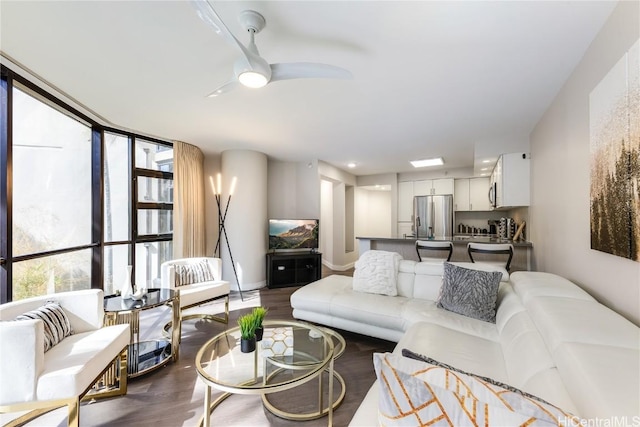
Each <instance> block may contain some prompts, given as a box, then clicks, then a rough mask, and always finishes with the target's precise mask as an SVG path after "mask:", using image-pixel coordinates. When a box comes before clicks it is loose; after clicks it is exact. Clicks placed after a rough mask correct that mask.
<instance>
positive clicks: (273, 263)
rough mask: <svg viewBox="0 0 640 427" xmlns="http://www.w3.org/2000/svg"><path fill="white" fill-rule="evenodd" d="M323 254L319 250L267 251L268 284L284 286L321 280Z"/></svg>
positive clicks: (275, 286) (270, 286) (274, 286)
mask: <svg viewBox="0 0 640 427" xmlns="http://www.w3.org/2000/svg"><path fill="white" fill-rule="evenodd" d="M321 276H322V254H321V253H319V252H269V253H267V286H268V287H269V288H284V287H286V286H301V285H306V284H307V283H311V282H314V281H316V280H320V278H321Z"/></svg>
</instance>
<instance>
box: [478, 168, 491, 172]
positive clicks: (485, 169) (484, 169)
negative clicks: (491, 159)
mask: <svg viewBox="0 0 640 427" xmlns="http://www.w3.org/2000/svg"><path fill="white" fill-rule="evenodd" d="M480 170H481V171H488V170H489V168H482V169H480Z"/></svg>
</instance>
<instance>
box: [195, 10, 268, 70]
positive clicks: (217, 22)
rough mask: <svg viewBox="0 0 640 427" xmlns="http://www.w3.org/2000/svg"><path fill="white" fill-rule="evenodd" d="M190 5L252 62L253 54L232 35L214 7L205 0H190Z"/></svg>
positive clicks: (201, 17)
mask: <svg viewBox="0 0 640 427" xmlns="http://www.w3.org/2000/svg"><path fill="white" fill-rule="evenodd" d="M191 5H192V6H193V7H194V8H195V9H196V13H197V14H198V16H199V17H200V19H202V20H203V21H204V22H206V23H207V24H209V25H210V26H212V27H213V29H214V30H215V32H216V33H217V34H218V35H220V36H222V37H223V38H224V39H225V40H226V41H227V42H228V43H230V44H231V45H232V46H236V47H238V49H240V50H241V51H242V54H243V55H244V56H245V57H246V58H247V61H248V62H249V63H250V64H253V62H254V58H253V57H254V56H255V55H254V54H253V53H251V52H249V50H247V48H246V47H245V46H244V45H243V44H242V43H240V41H239V40H238V39H237V38H236V37H235V36H234V35H233V33H232V32H231V31H230V30H229V28H227V26H226V25H225V24H224V22H223V21H222V18H220V16H219V15H218V14H217V13H216V11H215V9H214V8H213V6H211V4H210V3H209V2H208V1H207V0H191Z"/></svg>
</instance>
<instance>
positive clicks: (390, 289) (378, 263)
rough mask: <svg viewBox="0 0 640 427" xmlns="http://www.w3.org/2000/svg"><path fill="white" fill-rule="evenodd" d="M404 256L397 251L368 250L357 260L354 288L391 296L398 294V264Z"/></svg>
mask: <svg viewBox="0 0 640 427" xmlns="http://www.w3.org/2000/svg"><path fill="white" fill-rule="evenodd" d="M401 259H402V257H401V256H400V254H398V253H396V252H387V251H373V250H372V251H367V252H365V253H364V254H362V256H361V257H360V258H359V259H358V261H356V265H355V270H354V272H353V290H354V291H356V292H367V293H372V294H382V295H389V296H396V295H398V288H397V277H398V264H399V263H400V260H401Z"/></svg>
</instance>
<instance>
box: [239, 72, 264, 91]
mask: <svg viewBox="0 0 640 427" xmlns="http://www.w3.org/2000/svg"><path fill="white" fill-rule="evenodd" d="M238 80H239V81H240V83H242V85H244V86H246V87H251V88H254V89H257V88H259V87H263V86H264V85H266V84H267V83H268V82H269V81H268V80H267V78H266V77H265V76H263V75H262V74H260V73H256V72H255V71H245V72H243V73H240V75H239V76H238Z"/></svg>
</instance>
